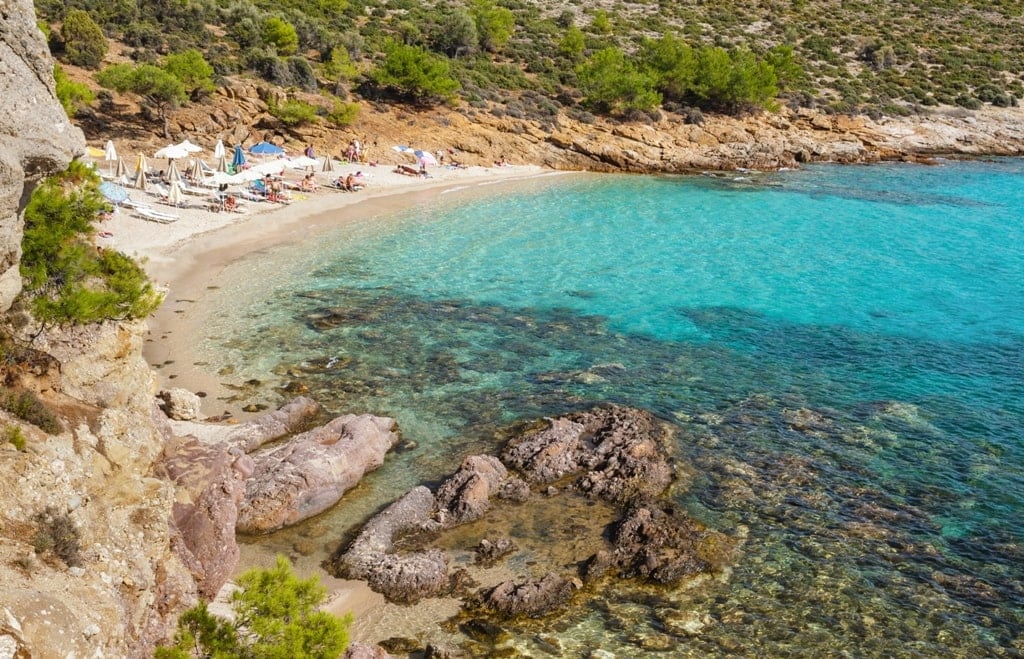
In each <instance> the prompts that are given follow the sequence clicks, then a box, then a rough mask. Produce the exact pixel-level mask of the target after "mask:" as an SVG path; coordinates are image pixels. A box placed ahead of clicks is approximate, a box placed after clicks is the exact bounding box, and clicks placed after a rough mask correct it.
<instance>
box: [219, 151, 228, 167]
mask: <svg viewBox="0 0 1024 659" xmlns="http://www.w3.org/2000/svg"><path fill="white" fill-rule="evenodd" d="M217 171H218V172H226V171H228V156H227V154H226V153H224V150H223V149H221V152H220V155H219V156H217Z"/></svg>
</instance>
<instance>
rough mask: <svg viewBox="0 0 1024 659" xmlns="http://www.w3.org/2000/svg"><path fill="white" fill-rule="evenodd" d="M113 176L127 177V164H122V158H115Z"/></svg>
mask: <svg viewBox="0 0 1024 659" xmlns="http://www.w3.org/2000/svg"><path fill="white" fill-rule="evenodd" d="M114 177H115V178H128V165H126V164H124V158H118V159H117V166H116V167H115V168H114Z"/></svg>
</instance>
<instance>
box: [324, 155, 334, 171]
mask: <svg viewBox="0 0 1024 659" xmlns="http://www.w3.org/2000/svg"><path fill="white" fill-rule="evenodd" d="M323 171H325V172H333V171H334V162H333V161H332V160H331V157H330V156H327V157H325V158H324V169H323Z"/></svg>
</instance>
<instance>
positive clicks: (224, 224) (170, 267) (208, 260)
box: [98, 166, 570, 421]
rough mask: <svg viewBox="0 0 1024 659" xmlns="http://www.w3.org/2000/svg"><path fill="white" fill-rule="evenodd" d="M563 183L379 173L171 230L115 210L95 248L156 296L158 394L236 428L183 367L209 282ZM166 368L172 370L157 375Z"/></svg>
mask: <svg viewBox="0 0 1024 659" xmlns="http://www.w3.org/2000/svg"><path fill="white" fill-rule="evenodd" d="M352 168H353V169H355V167H352ZM342 173H344V172H342ZM381 174H383V175H381ZM568 174H570V173H569V172H559V171H554V170H548V169H545V168H542V167H538V166H506V167H502V168H497V167H496V168H484V167H469V168H466V169H459V170H446V171H443V172H440V173H439V174H438V175H437V176H435V177H434V178H430V179H409V178H408V177H404V176H401V175H398V174H393V173H392V172H390V170H388V169H386V168H378V169H377V171H373V172H372V173H371V175H372V176H373V178H371V179H369V185H368V187H367V188H365V189H364V190H362V191H359V192H355V193H345V192H340V191H337V190H332V189H330V188H327V189H321V191H319V192H317V193H313V194H311V195H309V196H308V198H306V199H303V200H301V201H295V202H293V203H291V204H289V205H284V206H279V205H270V204H269V203H266V202H260V203H261V204H264V205H266V206H267V208H258V209H253V207H254V206H256V207H258V206H259V205H260V204H254V203H249V204H248V206H249V208H250V212H248V213H246V214H232V213H225V212H221V213H214V212H211V211H208V210H205V209H200V208H187V207H186V208H183V209H177V211H176V212H177V213H178V214H179V215H180V219H179V220H178V221H177V222H174V223H172V224H166V225H164V224H154V223H151V222H147V221H146V220H143V219H139V218H137V217H133V216H132V215H131V214H130V212H129V211H128V209H121V210H120V212H119V213H117V214H116V215H115V216H114V218H112V219H111V220H107V221H105V222H104V223H103V226H102V229H103V230H105V231H109V232H110V233H112V234H113V236H112V237H110V238H108V239H98V242H99V243H100V245H99V246H100V247H110V248H114V249H118V250H120V251H122V252H124V253H126V254H128V255H129V256H132V257H134V258H136V259H138V260H139V261H140V262H141V263H142V264H143V268H144V269H145V270H146V272H147V274H149V276H150V278H151V280H152V281H153V283H154V285H155V286H157V287H158V288H159V289H160V290H162V291H163V292H164V293H165V298H164V301H163V303H162V304H161V305H160V307H159V308H158V309H157V311H156V312H154V314H153V315H152V316H150V317H149V318H148V319H147V325H148V328H149V332H148V336H147V338H146V342H145V347H144V349H143V356H144V358H145V359H146V361H147V363H148V364H149V365H150V367H151V368H152V369H153V370H154V373H155V374H156V376H157V380H158V383H157V386H158V388H160V389H167V388H172V387H174V388H184V389H188V390H189V391H193V392H202V394H203V395H204V400H203V413H204V414H206V415H208V416H211V417H214V418H218V417H219V418H227V417H230V419H232V420H234V421H241V420H244V419H245V418H247V416H248V415H250V414H251V415H256V414H261V413H262V412H252V413H247V412H245V411H243V410H242V409H240V408H239V409H235V410H225V409H219V408H220V406H219V405H218V408H217V409H214V408H213V405H214V401H215V400H217V399H218V397H219V396H225V395H229V394H230V393H232V392H230V391H229V390H228V389H227V388H226V387H225V385H224V383H223V382H221V379H222V378H221V377H220V376H219V375H218V374H217V373H212V372H208V371H206V370H204V364H203V363H201V362H191V363H185V362H183V361H182V360H183V359H187V358H191V357H194V356H195V355H194V354H193V353H191V352H190V346H192V345H193V342H194V336H193V335H194V331H193V327H194V323H195V322H196V321H195V319H194V318H193V317H192V314H191V313H190V311H191V309H193V308H194V305H195V303H196V302H198V301H199V300H201V299H203V296H204V294H206V293H207V292H208V291H210V290H213V289H215V288H217V286H216V282H217V281H219V280H220V277H221V274H222V273H223V271H224V270H225V269H226V268H227V267H229V266H230V265H231V264H233V263H235V262H237V261H238V260H240V259H243V258H246V257H247V256H249V255H252V254H254V253H257V252H259V251H260V250H264V249H273V248H276V247H282V246H285V245H290V244H298V243H301V242H302V241H304V240H308V239H309V238H310V236H311V235H316V234H317V233H318V232H321V231H326V230H329V229H331V228H334V227H338V226H344V225H345V224H347V223H351V222H359V221H362V220H364V219H365V218H372V217H378V216H381V215H388V214H391V213H395V212H398V211H401V210H402V209H403V208H406V207H408V206H409V205H411V204H413V203H422V202H424V201H425V200H426V201H429V200H430V199H434V198H437V197H438V196H440V195H442V194H445V193H447V192H456V191H463V190H466V191H474V190H478V189H479V188H481V187H483V186H489V185H494V184H505V183H513V184H514V183H521V182H523V181H527V180H530V179H534V178H544V177H548V176H561V175H568ZM133 192H134V191H133ZM132 196H133V198H138V197H139V196H138V195H135V194H133V195H132ZM254 211H255V212H254ZM343 211H344V212H343ZM100 241H102V242H100ZM172 365H173V369H169V368H166V369H165V367H170V366H172ZM168 370H173V371H174V373H173V374H169V373H167V372H166V371H168Z"/></svg>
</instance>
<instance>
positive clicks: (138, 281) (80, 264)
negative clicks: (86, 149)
mask: <svg viewBox="0 0 1024 659" xmlns="http://www.w3.org/2000/svg"><path fill="white" fill-rule="evenodd" d="M98 186H99V179H98V177H97V176H96V174H95V173H94V172H93V171H92V170H91V169H90V168H88V167H86V166H85V165H83V164H82V163H80V162H78V161H74V162H72V163H71V165H70V166H69V167H68V169H67V171H65V172H63V173H61V174H58V175H57V176H53V177H50V178H49V179H47V180H46V181H44V182H43V183H42V185H40V186H39V187H38V188H36V190H35V191H33V193H32V197H31V198H30V200H29V203H28V206H27V207H26V208H25V234H24V237H23V238H22V259H21V275H22V278H23V281H24V290H23V293H22V294H23V295H24V296H25V297H26V298H28V299H29V300H30V305H31V309H32V313H33V315H34V316H35V317H36V319H37V320H40V321H42V322H56V323H74V324H78V323H93V322H100V321H103V320H109V319H124V318H144V317H145V316H148V315H149V314H150V313H152V312H153V310H155V309H156V308H157V306H159V304H160V300H161V296H160V294H159V293H157V292H156V291H154V290H153V286H152V284H150V282H149V279H148V278H147V277H146V275H145V273H144V272H143V271H142V269H141V268H140V267H139V266H138V264H137V263H135V262H134V261H133V260H131V259H130V258H128V257H127V256H125V255H124V254H121V253H120V252H117V251H115V250H112V249H106V250H103V251H102V252H99V253H97V251H96V249H95V248H94V247H93V246H92V244H91V241H90V240H89V237H90V236H91V235H92V233H93V222H94V221H95V220H96V219H97V217H98V216H99V213H100V211H101V210H102V209H103V208H104V207H105V206H106V205H107V204H106V202H105V201H104V199H103V197H102V196H101V195H100V194H99V191H98Z"/></svg>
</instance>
